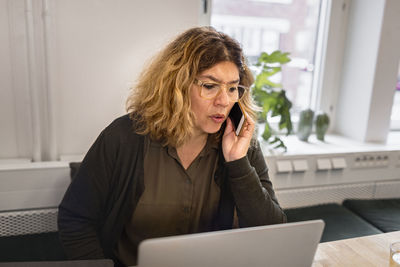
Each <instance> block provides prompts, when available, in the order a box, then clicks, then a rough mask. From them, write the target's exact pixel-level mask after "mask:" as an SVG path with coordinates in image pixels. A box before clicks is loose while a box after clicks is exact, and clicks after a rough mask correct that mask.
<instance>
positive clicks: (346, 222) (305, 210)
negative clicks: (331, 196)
mask: <svg viewBox="0 0 400 267" xmlns="http://www.w3.org/2000/svg"><path fill="white" fill-rule="evenodd" d="M285 213H286V216H287V218H288V222H298V221H306V220H315V219H322V220H323V221H324V222H325V229H324V232H323V234H322V237H321V242H328V241H334V240H339V239H345V238H353V237H359V236H365V235H373V234H380V233H382V231H380V230H379V229H377V228H376V227H374V226H373V225H371V224H369V223H368V222H366V221H365V220H363V219H361V218H360V217H359V216H357V215H355V214H354V213H352V212H351V211H350V210H348V209H346V208H345V207H343V206H341V205H338V204H324V205H317V206H310V207H301V208H294V209H286V210H285Z"/></svg>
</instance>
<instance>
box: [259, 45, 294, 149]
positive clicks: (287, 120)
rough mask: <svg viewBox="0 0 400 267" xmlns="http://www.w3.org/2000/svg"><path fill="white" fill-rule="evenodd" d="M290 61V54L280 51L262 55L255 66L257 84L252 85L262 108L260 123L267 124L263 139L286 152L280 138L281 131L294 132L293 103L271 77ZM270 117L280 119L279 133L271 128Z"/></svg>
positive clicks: (287, 133)
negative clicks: (291, 110) (291, 111)
mask: <svg viewBox="0 0 400 267" xmlns="http://www.w3.org/2000/svg"><path fill="white" fill-rule="evenodd" d="M289 61H290V58H289V53H283V52H281V51H279V50H277V51H274V52H272V53H271V54H268V53H266V52H263V53H261V55H260V56H259V58H258V60H257V63H256V64H255V65H254V66H253V71H254V74H255V82H254V84H253V85H252V94H253V97H254V100H255V101H256V103H257V104H258V105H259V106H260V107H261V108H262V110H261V112H260V113H259V122H264V123H265V127H264V132H263V134H262V137H263V139H264V140H266V142H267V143H268V144H269V145H271V146H272V147H273V148H274V149H278V148H282V149H283V150H284V151H285V152H286V151H287V147H286V145H285V144H284V142H283V141H282V139H281V138H280V137H279V131H286V135H289V134H290V133H291V132H292V130H293V126H292V120H291V117H290V109H291V107H292V102H291V101H290V100H289V99H288V98H287V96H286V92H285V90H284V89H282V84H280V83H274V82H272V81H271V77H272V76H273V75H276V74H277V73H279V72H281V71H282V65H283V64H286V63H288V62H289ZM268 117H280V119H279V123H278V128H279V130H278V131H277V130H276V129H273V128H272V127H271V124H270V123H269V121H268Z"/></svg>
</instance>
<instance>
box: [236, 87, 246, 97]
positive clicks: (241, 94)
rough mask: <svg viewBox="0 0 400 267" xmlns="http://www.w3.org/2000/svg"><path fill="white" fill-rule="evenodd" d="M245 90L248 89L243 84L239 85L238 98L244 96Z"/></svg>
mask: <svg viewBox="0 0 400 267" xmlns="http://www.w3.org/2000/svg"><path fill="white" fill-rule="evenodd" d="M245 91H246V89H245V88H244V87H243V86H241V85H239V86H238V99H237V100H239V99H241V98H242V96H243V95H244V92H245Z"/></svg>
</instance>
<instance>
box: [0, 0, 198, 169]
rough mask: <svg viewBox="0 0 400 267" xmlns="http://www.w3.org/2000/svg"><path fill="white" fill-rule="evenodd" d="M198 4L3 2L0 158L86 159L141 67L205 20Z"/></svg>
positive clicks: (180, 0)
mask: <svg viewBox="0 0 400 267" xmlns="http://www.w3.org/2000/svg"><path fill="white" fill-rule="evenodd" d="M201 3H202V1H201V0H169V1H168V2H167V3H166V2H164V1H159V0H146V1H131V0H118V1H112V0H106V1H97V0H59V1H55V0H42V1H39V0H34V1H32V0H26V1H24V0H0V56H1V58H2V60H1V62H0V71H1V74H0V77H1V87H0V96H1V98H0V119H1V121H0V122H1V124H0V125H1V131H0V159H2V158H3V159H4V158H21V157H28V158H33V159H34V160H35V161H41V160H57V159H59V157H60V156H62V155H68V154H84V153H85V152H86V151H87V149H88V148H89V146H90V145H91V143H92V142H93V141H94V139H95V138H96V137H97V135H98V134H99V133H100V131H101V130H102V129H103V128H104V127H105V126H107V125H108V124H109V123H110V122H111V121H112V120H113V119H114V118H116V117H118V116H120V115H122V114H124V113H125V110H124V107H125V99H126V96H127V94H128V89H129V87H130V86H131V84H132V81H134V80H135V78H136V77H137V75H138V73H139V72H140V70H141V69H142V68H143V65H144V63H145V62H146V61H147V60H148V59H149V58H150V57H151V56H152V55H154V54H155V53H156V52H157V51H158V50H159V49H160V48H161V47H162V46H164V44H165V43H167V42H168V41H169V40H171V39H172V37H174V36H175V35H177V34H178V33H180V32H181V31H183V30H185V29H187V28H189V27H192V26H195V25H198V24H199V21H200V20H201V19H204V18H201V15H200V12H199V9H200V6H201ZM3 59H4V60H3ZM13 77H15V79H14V78H13ZM13 79H14V80H13ZM24 85H25V86H24ZM27 96H29V97H27ZM21 100H22V103H21ZM16 102H17V103H16ZM18 102H19V103H18ZM22 133H23V134H22Z"/></svg>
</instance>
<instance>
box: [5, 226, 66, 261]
mask: <svg viewBox="0 0 400 267" xmlns="http://www.w3.org/2000/svg"><path fill="white" fill-rule="evenodd" d="M65 259H66V256H65V254H64V251H63V249H62V245H61V242H60V240H59V238H58V232H51V233H41V234H31V235H20V236H2V237H0V262H16V261H57V260H65Z"/></svg>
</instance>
